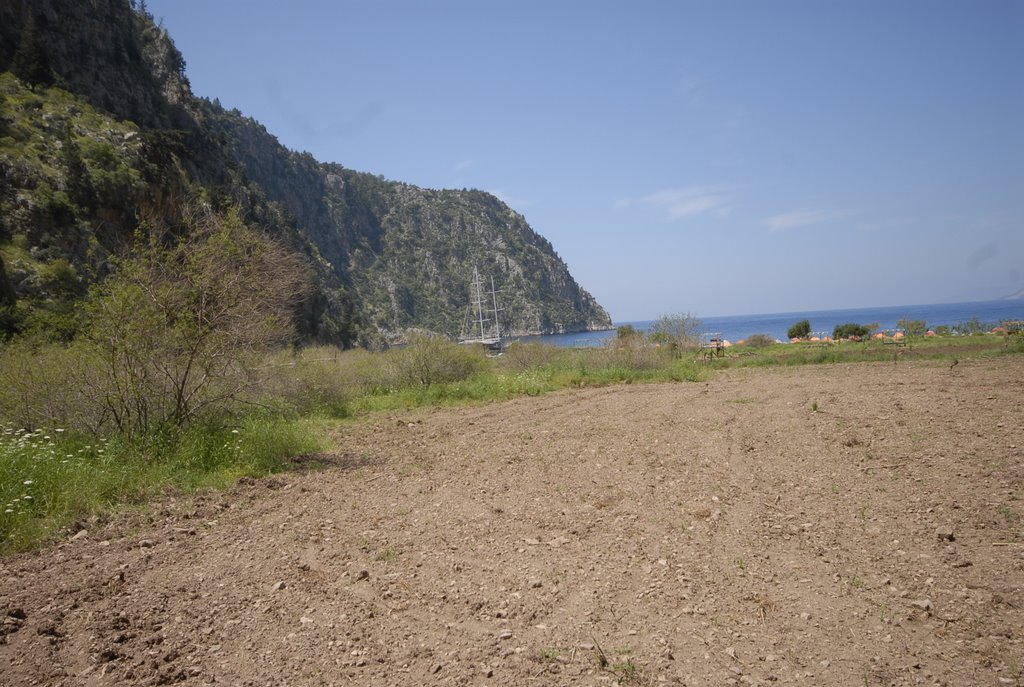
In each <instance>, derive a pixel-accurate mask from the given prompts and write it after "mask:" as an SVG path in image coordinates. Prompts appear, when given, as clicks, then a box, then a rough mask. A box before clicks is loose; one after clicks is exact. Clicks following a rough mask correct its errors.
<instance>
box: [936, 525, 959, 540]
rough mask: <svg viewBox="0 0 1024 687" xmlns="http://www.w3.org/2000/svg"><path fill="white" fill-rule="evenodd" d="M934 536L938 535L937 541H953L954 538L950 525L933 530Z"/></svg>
mask: <svg viewBox="0 0 1024 687" xmlns="http://www.w3.org/2000/svg"><path fill="white" fill-rule="evenodd" d="M935 536H936V537H938V539H939V541H953V540H954V539H956V537H955V536H954V535H953V528H952V527H939V528H938V529H936V530H935Z"/></svg>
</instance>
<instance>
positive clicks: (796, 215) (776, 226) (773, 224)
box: [764, 210, 853, 231]
mask: <svg viewBox="0 0 1024 687" xmlns="http://www.w3.org/2000/svg"><path fill="white" fill-rule="evenodd" d="M851 214H853V213H851V212H849V211H847V210H797V211H795V212H785V213H783V214H781V215H772V216H771V217H766V218H765V219H764V223H765V225H767V226H768V228H769V229H771V230H772V231H787V230H789V229H799V228H800V227H810V226H814V225H816V224H828V223H830V222H835V221H836V220H840V219H845V218H846V217H849V216H850V215H851Z"/></svg>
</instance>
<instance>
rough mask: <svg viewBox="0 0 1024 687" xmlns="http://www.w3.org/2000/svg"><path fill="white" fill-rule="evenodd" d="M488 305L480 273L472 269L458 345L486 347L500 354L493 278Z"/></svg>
mask: <svg viewBox="0 0 1024 687" xmlns="http://www.w3.org/2000/svg"><path fill="white" fill-rule="evenodd" d="M489 295H490V303H488V299H487V296H488V294H487V293H486V292H485V291H484V280H483V277H481V276H480V271H479V270H477V268H476V267H474V268H473V282H472V283H471V284H470V285H469V307H468V308H467V309H466V319H465V321H464V322H463V326H462V335H461V336H460V337H459V343H460V344H466V345H481V346H486V347H487V348H488V349H490V350H491V351H496V352H500V351H501V350H502V342H501V323H500V322H499V320H498V313H499V312H501V309H500V308H499V307H498V295H497V292H496V291H495V289H494V277H491V292H490V294H489Z"/></svg>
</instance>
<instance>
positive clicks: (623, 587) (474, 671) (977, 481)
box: [0, 356, 1024, 686]
mask: <svg viewBox="0 0 1024 687" xmlns="http://www.w3.org/2000/svg"><path fill="white" fill-rule="evenodd" d="M1022 430H1024V357H1022V356H1008V357H1004V358H998V359H990V360H973V361H972V360H962V361H961V362H960V364H959V365H958V366H956V367H955V368H953V369H950V368H949V366H948V364H943V363H938V362H934V363H933V362H914V363H902V362H901V363H900V364H892V363H889V364H849V365H832V366H807V367H799V368H790V369H764V370H733V371H726V372H723V373H719V374H717V375H716V376H715V378H714V379H713V380H712V381H710V382H707V383H678V384H658V385H646V386H640V385H633V386H630V385H622V386H615V387H606V388H598V389H583V390H578V391H564V392H558V393H553V394H550V395H546V396H542V397H537V398H520V399H517V400H513V401H509V402H504V403H491V404H487V405H481V406H473V407H463V408H455V409H429V410H416V411H410V412H408V413H400V414H398V413H395V414H390V415H386V416H385V415H376V416H373V417H371V418H368V419H365V420H360V421H359V422H355V423H346V424H344V425H342V426H340V427H339V429H338V431H337V435H336V438H337V448H336V450H334V451H333V452H331V453H330V454H328V455H324V456H320V457H319V458H318V459H319V460H321V461H325V462H328V463H330V465H329V466H328V467H326V468H323V469H318V470H306V471H298V472H295V473H287V474H282V475H277V476H275V477H271V478H267V479H264V480H242V482H241V483H239V484H238V485H237V486H235V487H234V488H233V489H232V490H230V491H228V492H224V493H217V494H207V495H200V496H176V497H167V498H166V499H165V500H164V501H162V502H161V503H158V504H156V505H155V506H154V507H153V508H152V510H150V511H143V512H142V513H141V514H140V513H137V512H136V513H132V514H125V515H122V516H118V517H116V518H113V519H111V520H110V521H108V522H94V523H90V524H89V525H88V528H87V530H83V531H82V532H79V533H78V534H77V535H76V536H75V537H74V538H71V537H70V536H69V537H68V538H67V539H66V540H65V541H63V542H61V543H59V544H55V545H51V546H48V547H46V548H44V549H42V550H39V551H36V552H33V553H31V554H24V555H18V556H13V557H9V558H6V559H2V560H0V580H2V581H3V584H2V588H0V683H2V684H8V685H23V684H45V685H124V684H142V685H153V684H174V683H181V684H188V685H202V684H212V683H216V684H228V685H381V686H383V685H435V684H436V685H613V684H624V685H647V684H651V685H657V684H674V685H726V684H749V685H857V686H863V685H869V686H873V685H916V684H925V685H932V684H936V685H939V684H941V685H1002V684H1009V685H1017V684H1021V683H1022V682H1024V677H1022V671H1024V501H1022V497H1024V431H1022ZM83 532H84V533H83Z"/></svg>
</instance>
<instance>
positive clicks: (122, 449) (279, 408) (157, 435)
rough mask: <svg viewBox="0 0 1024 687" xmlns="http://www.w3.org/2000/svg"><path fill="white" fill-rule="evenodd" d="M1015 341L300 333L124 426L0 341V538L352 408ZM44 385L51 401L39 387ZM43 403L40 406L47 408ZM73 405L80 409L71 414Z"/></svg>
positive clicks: (256, 449)
mask: <svg viewBox="0 0 1024 687" xmlns="http://www.w3.org/2000/svg"><path fill="white" fill-rule="evenodd" d="M58 350H59V351H62V353H61V355H70V354H71V353H73V350H74V348H73V347H71V348H67V347H60V346H58V345H53V346H52V347H50V348H45V347H44V348H40V349H37V350H36V351H35V352H34V354H33V355H35V356H38V358H35V361H36V362H37V363H39V364H41V365H48V366H50V367H52V365H50V362H52V360H54V359H55V357H54V356H55V352H56V351H58ZM1019 353H1024V337H1011V338H1010V339H1009V340H1004V339H1003V338H1002V337H998V336H993V335H979V336H968V337H937V338H935V339H921V340H920V341H915V342H914V343H913V345H912V346H906V347H899V348H898V349H897V348H896V347H894V346H890V345H883V344H881V343H880V342H874V341H873V342H867V343H850V342H844V343H840V344H830V345H825V346H814V345H813V344H779V345H774V346H765V347H759V348H742V347H738V348H733V349H730V350H729V351H728V352H727V354H726V355H725V356H724V357H722V358H715V359H712V360H711V361H708V362H702V361H701V359H700V357H699V356H698V355H697V353H696V351H692V350H684V351H679V350H675V349H674V350H668V349H665V348H659V347H656V346H654V345H651V344H650V343H649V342H645V341H644V340H643V338H642V337H630V338H627V339H625V340H623V339H617V340H616V341H614V342H612V343H611V344H610V345H609V346H607V347H605V348H599V349H586V350H573V349H558V348H553V347H547V346H541V345H537V344H531V345H519V344H517V345H514V346H513V347H512V348H510V349H509V350H508V351H507V352H506V354H505V355H504V356H501V357H500V358H497V359H492V358H487V357H486V356H485V355H484V353H483V351H482V350H478V349H472V348H466V347H460V346H457V345H455V344H452V343H449V342H446V341H443V340H438V339H426V338H424V339H419V340H417V341H415V342H414V343H413V344H412V345H410V346H407V347H405V348H401V349H393V350H390V351H387V352H384V353H368V352H366V351H361V350H354V351H340V350H338V349H335V348H328V347H320V348H315V347H314V348H306V349H302V350H298V351H281V352H278V353H274V354H270V355H267V356H266V357H265V358H264V359H263V362H262V364H261V365H259V366H258V368H257V370H256V372H257V374H258V377H259V378H258V379H257V380H256V381H255V383H254V384H253V386H252V388H251V390H250V391H249V392H248V393H247V394H246V395H244V396H240V397H239V398H238V399H237V403H236V404H235V405H233V406H231V407H228V408H225V407H222V406H219V407H218V410H217V412H216V414H212V415H209V416H206V417H204V418H202V419H201V420H200V421H196V422H193V423H191V424H189V425H186V426H183V427H177V428H173V427H161V428H157V429H155V430H154V431H150V432H148V433H145V434H142V435H139V436H135V437H133V438H132V439H130V440H129V439H128V438H126V436H125V435H123V434H118V433H116V432H114V431H112V430H110V429H108V430H107V431H105V432H104V431H101V430H98V429H97V426H96V424H95V423H94V422H93V419H94V417H93V415H94V413H91V412H90V411H89V410H88V409H76V407H75V406H76V404H82V405H87V404H88V403H89V396H88V394H77V393H74V389H70V388H69V386H68V379H69V378H74V379H78V378H83V375H82V374H81V373H79V374H78V375H77V376H71V377H69V376H66V375H63V374H57V373H55V374H52V375H42V374H41V375H38V376H35V377H33V379H32V383H31V384H20V385H19V384H15V383H13V382H12V383H10V384H8V383H6V381H5V380H4V379H2V377H3V376H4V374H5V369H6V370H7V371H9V372H10V373H11V374H18V375H19V376H22V377H23V376H24V375H23V374H22V373H23V372H24V371H25V370H26V369H27V363H26V360H25V359H24V356H25V355H26V354H25V351H24V350H22V349H18V348H17V347H13V346H8V347H6V349H4V348H0V418H6V425H7V426H6V428H4V422H3V421H0V506H2V507H3V508H2V510H3V512H2V513H0V551H6V552H11V551H18V550H24V549H27V548H30V547H32V546H34V545H36V544H38V543H39V542H41V541H44V540H46V539H48V538H50V537H53V536H55V535H57V534H59V533H60V532H61V531H66V530H64V528H67V527H68V526H69V525H71V524H72V523H74V522H75V521H76V520H80V519H82V518H84V517H88V516H90V515H94V514H98V513H103V512H107V511H110V510H112V509H116V508H118V507H121V506H123V505H124V504H138V503H144V502H145V501H146V500H148V499H150V498H152V497H153V496H154V495H158V494H160V493H162V492H166V491H167V490H183V491H191V490H196V489H204V488H211V487H212V488H221V487H224V486H227V485H230V484H231V483H232V482H234V481H235V480H237V479H238V478H239V477H241V476H262V475H266V474H270V473H273V472H277V471H280V470H285V469H288V468H289V467H290V465H291V463H290V461H289V460H288V459H289V458H290V457H292V456H295V455H300V454H305V453H311V452H315V451H318V450H323V449H324V448H326V447H327V445H328V444H327V439H326V431H325V430H326V428H327V427H328V426H329V425H330V426H336V425H337V420H338V419H341V418H351V417H358V416H360V415H364V414H366V413H372V412H377V411H388V410H399V409H403V410H404V409H410V408H415V407H420V406H436V405H456V404H465V403H478V402H487V401H494V400H504V399H509V398H514V397H516V396H522V395H531V396H532V395H539V394H544V393H548V392H551V391H555V390H558V389H566V388H579V387H587V386H602V385H609V384H630V383H639V382H682V381H699V380H703V379H707V378H708V377H709V376H711V375H712V374H714V371H715V370H719V369H723V368H730V367H761V366H777V365H787V366H788V365H806V364H822V363H841V362H855V361H871V360H875V361H888V362H892V361H893V360H894V356H895V357H896V359H897V361H898V362H902V361H904V360H942V361H952V360H953V359H958V358H961V359H965V358H969V357H991V356H999V355H1007V354H1019ZM12 355H17V356H18V357H19V359H18V361H17V363H18V364H17V365H8V363H12V362H14V361H13V360H8V359H7V358H9V357H10V356H12ZM5 356H6V357H5ZM47 361H50V362H47ZM75 364H76V365H88V361H82V360H79V361H77V362H76V363H75ZM70 365H71V364H70V363H67V364H65V367H64V368H61V369H67V368H68V367H69V366H70ZM58 367H59V366H58ZM19 370H20V372H19ZM57 372H58V373H59V372H60V370H57ZM84 377H85V378H87V377H88V375H87V374H85V375H84ZM7 381H10V380H7ZM51 397H53V398H59V401H60V402H59V403H57V402H51V401H48V400H47V399H50V398H51ZM753 400H754V399H746V398H743V399H737V400H736V402H737V403H745V402H752V401H753ZM25 403H28V404H33V405H34V406H35V407H34V410H35V411H36V412H34V413H31V414H25V413H18V415H20V416H21V417H23V418H24V417H31V418H32V419H33V421H34V422H33V424H34V426H33V427H30V428H19V427H14V426H11V417H12V416H13V415H14V414H15V413H14V409H16V408H18V407H19V405H20V404H25ZM21 407H23V405H22V406H21ZM5 408H6V409H7V412H4V409H5ZM812 409H813V408H812ZM48 410H52V413H53V414H54V417H53V418H50V420H51V421H49V422H48V421H47V420H48V418H47V411H48ZM76 418H85V419H84V420H83V421H82V424H80V425H76V424H75V419H76ZM58 421H59V422H60V424H59V423H58Z"/></svg>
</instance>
